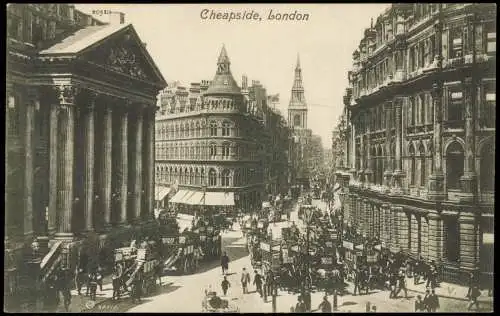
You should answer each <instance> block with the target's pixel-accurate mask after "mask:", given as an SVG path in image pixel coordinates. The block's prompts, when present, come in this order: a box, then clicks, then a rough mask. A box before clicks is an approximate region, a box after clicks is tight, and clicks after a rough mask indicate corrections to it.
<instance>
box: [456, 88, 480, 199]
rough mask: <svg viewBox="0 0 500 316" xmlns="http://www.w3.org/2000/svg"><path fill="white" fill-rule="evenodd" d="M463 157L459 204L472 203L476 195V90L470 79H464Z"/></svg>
mask: <svg viewBox="0 0 500 316" xmlns="http://www.w3.org/2000/svg"><path fill="white" fill-rule="evenodd" d="M463 84H464V91H465V150H464V151H465V155H464V175H463V176H462V177H461V179H460V182H461V184H462V193H461V196H460V200H461V202H473V201H474V197H475V196H476V194H477V174H476V166H475V156H476V155H475V151H476V141H475V139H476V131H475V128H474V127H475V116H474V115H473V113H476V112H475V108H476V107H475V103H476V94H477V88H476V85H475V84H474V82H473V81H472V78H465V80H464V83H463Z"/></svg>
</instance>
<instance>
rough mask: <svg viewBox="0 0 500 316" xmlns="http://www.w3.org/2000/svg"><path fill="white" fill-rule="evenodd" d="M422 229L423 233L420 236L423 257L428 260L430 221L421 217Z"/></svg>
mask: <svg viewBox="0 0 500 316" xmlns="http://www.w3.org/2000/svg"><path fill="white" fill-rule="evenodd" d="M420 225H421V226H420V227H421V231H422V233H421V234H420V238H421V240H422V241H421V248H422V249H421V254H422V257H423V258H425V259H427V258H429V221H428V219H427V217H423V216H422V217H420Z"/></svg>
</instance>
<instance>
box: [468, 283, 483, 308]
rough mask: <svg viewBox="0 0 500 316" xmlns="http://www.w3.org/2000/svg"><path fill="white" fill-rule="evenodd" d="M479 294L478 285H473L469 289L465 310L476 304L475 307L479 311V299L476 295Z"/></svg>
mask: <svg viewBox="0 0 500 316" xmlns="http://www.w3.org/2000/svg"><path fill="white" fill-rule="evenodd" d="M480 295H481V291H480V290H479V287H478V286H477V285H475V286H474V287H473V288H472V289H471V293H470V300H469V305H468V306H467V310H468V311H470V310H472V306H474V305H476V309H477V310H478V311H479V301H478V297H479V296H480Z"/></svg>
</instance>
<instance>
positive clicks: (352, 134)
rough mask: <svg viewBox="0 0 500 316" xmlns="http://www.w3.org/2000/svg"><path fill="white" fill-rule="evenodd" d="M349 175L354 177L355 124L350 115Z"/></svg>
mask: <svg viewBox="0 0 500 316" xmlns="http://www.w3.org/2000/svg"><path fill="white" fill-rule="evenodd" d="M350 126H351V170H350V172H351V177H352V179H354V176H355V175H356V125H355V124H354V120H353V118H352V117H351V124H350Z"/></svg>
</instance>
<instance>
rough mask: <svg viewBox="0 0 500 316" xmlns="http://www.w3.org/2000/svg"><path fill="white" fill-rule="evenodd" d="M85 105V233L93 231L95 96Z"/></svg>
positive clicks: (92, 94)
mask: <svg viewBox="0 0 500 316" xmlns="http://www.w3.org/2000/svg"><path fill="white" fill-rule="evenodd" d="M86 96H87V100H86V101H87V104H86V105H85V106H83V107H84V112H83V128H84V132H83V133H84V144H83V146H84V155H85V157H84V161H83V165H84V168H85V170H84V174H83V178H84V180H83V183H84V192H83V195H84V197H83V218H84V220H85V227H84V231H85V232H91V231H94V209H93V206H94V137H95V129H94V116H95V102H96V98H97V94H95V93H93V92H90V93H88V94H87V95H86Z"/></svg>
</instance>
